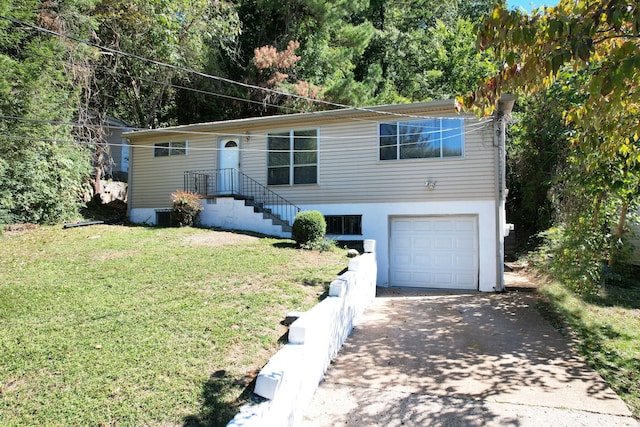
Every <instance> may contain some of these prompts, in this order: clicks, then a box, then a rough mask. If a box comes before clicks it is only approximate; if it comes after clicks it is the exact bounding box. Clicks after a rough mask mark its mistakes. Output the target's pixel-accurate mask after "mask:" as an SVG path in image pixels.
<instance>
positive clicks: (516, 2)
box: [507, 0, 558, 12]
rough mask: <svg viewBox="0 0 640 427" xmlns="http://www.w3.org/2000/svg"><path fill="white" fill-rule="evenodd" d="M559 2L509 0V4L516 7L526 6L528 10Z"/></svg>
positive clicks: (550, 0)
mask: <svg viewBox="0 0 640 427" xmlns="http://www.w3.org/2000/svg"><path fill="white" fill-rule="evenodd" d="M556 4H558V1H557V0H555V1H554V0H507V5H508V6H509V7H510V8H511V7H516V8H520V7H522V8H524V10H526V11H527V12H531V11H532V10H533V9H536V8H538V7H541V6H555V5H556Z"/></svg>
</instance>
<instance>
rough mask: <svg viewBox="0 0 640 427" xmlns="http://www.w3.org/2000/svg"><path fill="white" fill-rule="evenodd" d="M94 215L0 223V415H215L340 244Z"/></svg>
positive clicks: (323, 275)
mask: <svg viewBox="0 0 640 427" xmlns="http://www.w3.org/2000/svg"><path fill="white" fill-rule="evenodd" d="M215 236H216V232H214V231H208V230H200V229H192V228H182V229H175V228H172V229H160V228H146V227H125V226H92V227H81V228H73V229H69V230H63V229H62V228H61V227H44V228H39V229H36V230H32V231H27V232H25V233H22V234H18V235H7V234H6V233H5V235H2V236H0V278H1V279H0V324H1V325H2V327H1V328H0V425H3V426H14V425H45V426H49V425H50V426H67V425H94V426H115V425H118V426H130V425H131V426H139V425H162V426H174V425H189V426H215V425H224V424H226V422H227V421H228V420H229V419H230V418H232V417H233V415H234V414H235V412H236V410H237V408H238V407H239V406H240V405H241V404H242V403H243V402H244V401H245V400H246V399H247V397H248V393H247V390H248V388H247V386H248V385H249V383H250V382H251V380H252V379H253V378H254V376H255V374H256V372H257V370H259V368H261V367H262V366H263V365H264V363H266V361H267V360H268V358H269V357H270V356H271V355H272V354H273V353H275V352H276V351H277V349H278V347H279V346H280V345H281V344H282V339H281V338H282V336H283V334H284V333H285V332H286V329H285V328H284V327H283V326H281V325H280V324H279V322H280V321H281V320H282V319H283V317H284V315H285V314H286V313H287V312H289V311H292V310H305V309H308V308H310V307H312V306H313V305H314V304H315V303H317V301H318V298H319V297H320V295H321V294H323V293H324V291H325V286H326V284H327V283H329V282H330V281H331V280H332V279H333V278H334V277H335V276H336V274H337V273H338V272H339V271H340V270H341V269H342V268H343V267H344V266H346V259H345V258H344V255H343V253H342V252H341V251H330V252H324V253H319V252H312V251H301V250H297V249H294V248H293V245H292V244H291V242H290V241H287V240H278V239H269V238H263V239H254V240H252V241H246V242H242V243H235V244H227V245H224V246H219V245H215V244H212V243H211V242H212V241H215Z"/></svg>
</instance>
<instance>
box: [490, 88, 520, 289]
mask: <svg viewBox="0 0 640 427" xmlns="http://www.w3.org/2000/svg"><path fill="white" fill-rule="evenodd" d="M515 101H516V98H515V96H513V95H508V94H505V95H502V96H501V97H500V99H499V100H498V104H497V106H496V111H495V118H494V122H493V130H494V134H493V145H494V147H495V159H494V164H495V171H494V175H495V203H496V205H495V225H496V286H495V290H496V292H504V290H505V286H504V234H505V231H504V227H505V223H506V218H505V216H504V215H505V213H504V209H505V198H506V171H507V166H506V149H505V141H506V130H507V125H506V120H505V115H507V114H510V113H511V110H512V109H513V104H514V103H515Z"/></svg>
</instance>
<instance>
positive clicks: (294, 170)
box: [267, 130, 318, 185]
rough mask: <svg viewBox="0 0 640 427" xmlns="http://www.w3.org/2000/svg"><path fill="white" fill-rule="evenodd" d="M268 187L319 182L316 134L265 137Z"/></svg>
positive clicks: (294, 132)
mask: <svg viewBox="0 0 640 427" xmlns="http://www.w3.org/2000/svg"><path fill="white" fill-rule="evenodd" d="M267 147H268V148H267V150H268V151H269V152H268V155H267V157H268V160H267V183H268V184H269V185H293V184H315V183H317V182H318V132H317V131H316V130H304V131H298V130H296V131H293V130H292V131H289V132H282V133H274V134H269V135H268V137H267Z"/></svg>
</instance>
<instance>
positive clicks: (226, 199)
mask: <svg viewBox="0 0 640 427" xmlns="http://www.w3.org/2000/svg"><path fill="white" fill-rule="evenodd" d="M184 190H185V191H189V192H193V193H197V194H199V195H201V196H202V198H203V199H204V200H205V201H204V202H203V207H204V210H203V211H202V212H201V213H200V223H201V224H202V225H204V226H209V227H221V228H225V229H230V230H245V231H254V232H257V233H262V234H267V235H273V236H279V237H291V226H292V225H293V220H294V219H295V216H296V215H297V214H298V212H300V208H299V207H298V206H296V205H294V204H293V203H291V202H289V201H288V200H286V199H285V198H283V197H281V196H280V195H278V194H276V193H274V192H273V191H271V190H270V189H268V188H267V187H265V186H264V185H262V184H260V183H259V182H257V181H256V180H254V179H253V178H251V177H249V176H247V175H245V174H244V173H242V172H241V171H239V170H237V169H216V170H203V171H188V172H185V173H184Z"/></svg>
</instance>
